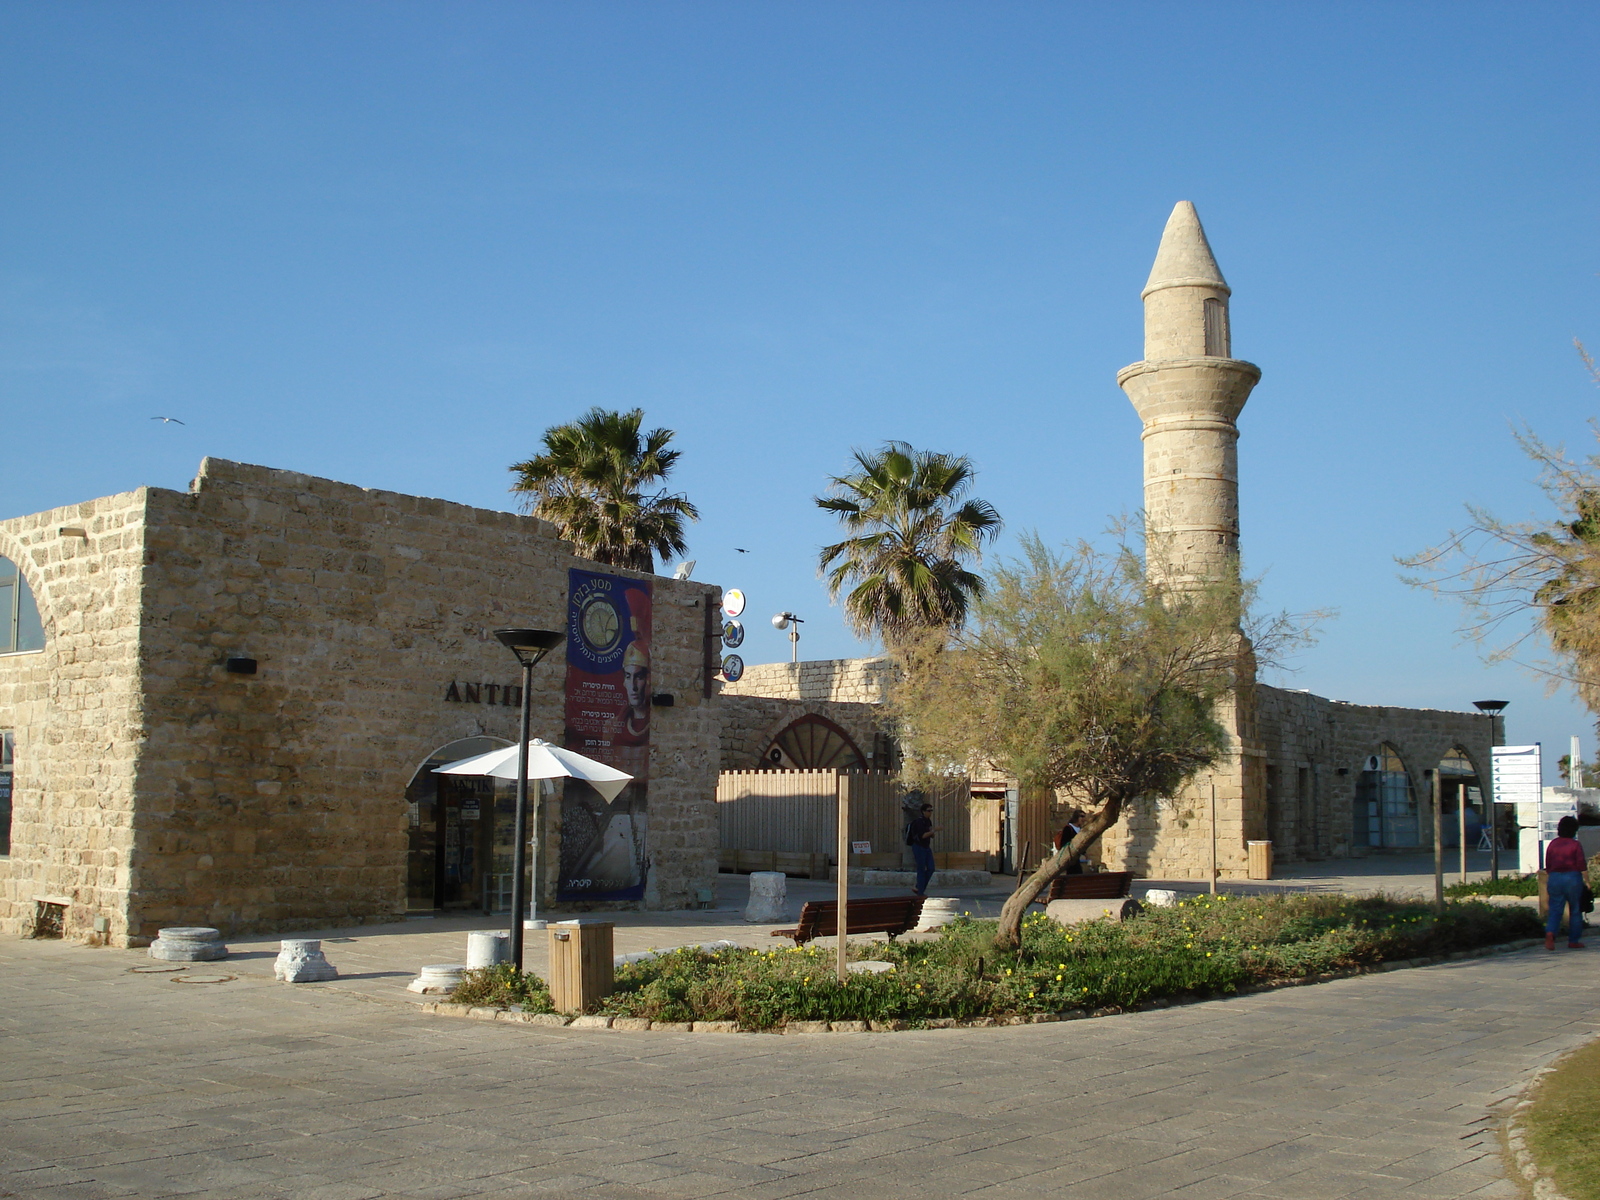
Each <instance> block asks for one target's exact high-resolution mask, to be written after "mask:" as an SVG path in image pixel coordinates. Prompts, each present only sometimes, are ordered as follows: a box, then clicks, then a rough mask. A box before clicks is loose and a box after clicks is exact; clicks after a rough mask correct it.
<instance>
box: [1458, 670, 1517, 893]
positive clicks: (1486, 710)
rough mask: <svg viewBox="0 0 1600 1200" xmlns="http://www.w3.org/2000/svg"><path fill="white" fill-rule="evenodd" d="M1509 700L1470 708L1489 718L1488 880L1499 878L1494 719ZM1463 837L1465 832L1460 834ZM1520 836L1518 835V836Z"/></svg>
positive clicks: (1479, 702)
mask: <svg viewBox="0 0 1600 1200" xmlns="http://www.w3.org/2000/svg"><path fill="white" fill-rule="evenodd" d="M1510 703H1511V701H1509V700H1474V701H1473V702H1472V707H1473V708H1475V709H1477V710H1478V711H1479V712H1481V713H1482V714H1483V715H1484V716H1486V717H1488V718H1489V761H1490V771H1489V786H1488V787H1487V788H1486V789H1485V793H1486V795H1487V797H1488V803H1486V804H1485V805H1484V810H1485V811H1486V812H1487V813H1488V814H1489V878H1490V879H1499V878H1500V810H1499V809H1497V808H1496V807H1495V804H1494V769H1493V763H1494V746H1495V743H1496V742H1497V741H1498V740H1499V739H1498V738H1496V737H1495V727H1494V719H1495V718H1496V717H1497V716H1499V715H1500V714H1501V713H1502V712H1504V711H1505V709H1506V706H1507V705H1509V704H1510ZM1462 836H1463V837H1465V836H1466V835H1465V832H1463V834H1462ZM1519 836H1520V835H1519Z"/></svg>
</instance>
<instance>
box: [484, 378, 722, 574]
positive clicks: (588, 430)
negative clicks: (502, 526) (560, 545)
mask: <svg viewBox="0 0 1600 1200" xmlns="http://www.w3.org/2000/svg"><path fill="white" fill-rule="evenodd" d="M643 421H644V410H643V409H642V408H636V409H634V410H633V411H632V412H626V413H620V412H610V411H608V410H606V409H603V408H591V409H590V410H589V411H588V412H586V413H585V414H584V415H583V416H581V417H579V418H578V419H577V420H576V421H573V422H572V423H571V424H570V425H554V426H552V427H551V428H549V429H547V430H545V431H544V453H543V454H541V455H539V456H538V457H536V458H530V459H529V460H528V461H527V462H520V463H514V464H512V466H511V468H510V469H511V470H512V471H513V472H514V473H515V474H516V476H517V481H516V482H515V483H514V484H512V485H511V490H512V491H513V492H525V493H527V497H526V499H525V500H524V502H523V503H524V507H525V508H526V510H527V511H528V512H529V513H531V514H532V515H533V516H536V517H542V518H544V519H545V520H546V521H549V522H551V523H552V524H553V525H555V526H556V528H557V529H558V530H560V532H561V536H562V537H564V538H566V539H567V540H568V541H569V542H571V543H572V544H573V545H574V546H576V547H577V549H578V553H579V554H581V555H583V556H584V557H585V558H592V559H594V560H595V561H596V562H602V563H608V564H610V565H611V566H615V567H632V568H633V569H635V570H638V571H652V572H653V571H654V570H655V556H656V555H658V554H659V555H660V556H661V557H662V559H668V558H672V557H674V556H675V555H679V554H682V553H683V551H684V550H685V549H686V548H687V545H688V544H687V543H686V542H685V541H684V536H683V531H684V523H685V522H686V521H698V520H699V519H700V513H699V510H697V509H696V508H695V506H694V505H693V504H691V503H689V500H688V498H687V497H685V496H682V495H673V494H670V493H668V492H666V491H665V490H662V491H657V492H653V493H651V494H649V495H646V494H645V488H646V487H648V486H649V485H650V484H653V483H656V482H657V481H659V480H662V479H665V478H666V477H667V476H668V475H669V474H670V473H671V472H672V467H673V464H675V463H676V462H677V461H678V454H679V451H677V450H668V449H667V443H668V442H670V441H672V437H673V433H672V430H670V429H652V430H650V431H649V432H648V433H641V432H640V430H639V426H640V425H641V424H642V423H643Z"/></svg>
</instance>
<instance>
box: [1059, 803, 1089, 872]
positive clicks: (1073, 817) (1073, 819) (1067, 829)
mask: <svg viewBox="0 0 1600 1200" xmlns="http://www.w3.org/2000/svg"><path fill="white" fill-rule="evenodd" d="M1081 820H1083V814H1082V813H1080V812H1079V811H1078V810H1077V809H1073V810H1072V811H1071V812H1069V813H1067V823H1066V824H1065V825H1063V826H1062V827H1061V832H1060V833H1058V834H1056V849H1057V850H1065V849H1066V848H1067V847H1068V846H1070V845H1072V839H1073V838H1075V837H1077V836H1078V832H1079V826H1078V822H1079V821H1081ZM1061 873H1062V874H1063V875H1082V874H1083V860H1082V859H1081V858H1079V857H1078V856H1077V855H1074V856H1073V858H1072V861H1071V862H1069V863H1068V864H1067V865H1066V866H1065V867H1063V868H1062V870H1061Z"/></svg>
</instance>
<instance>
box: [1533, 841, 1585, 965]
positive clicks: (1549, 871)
mask: <svg viewBox="0 0 1600 1200" xmlns="http://www.w3.org/2000/svg"><path fill="white" fill-rule="evenodd" d="M1588 868H1589V864H1588V862H1587V861H1586V860H1585V859H1584V857H1583V844H1582V843H1581V842H1579V841H1578V818H1577V817H1562V818H1561V820H1560V821H1558V822H1556V836H1555V839H1554V840H1553V841H1551V843H1550V844H1549V845H1548V846H1546V847H1545V848H1544V871H1545V881H1546V882H1545V890H1546V892H1547V894H1548V895H1549V897H1550V916H1549V917H1548V918H1547V919H1546V921H1545V923H1544V948H1545V949H1546V950H1554V949H1555V948H1556V931H1557V930H1558V929H1560V928H1561V910H1562V909H1563V908H1565V909H1566V910H1567V949H1569V950H1582V949H1583V948H1584V947H1583V942H1582V940H1581V939H1582V937H1583V912H1582V909H1583V879H1584V873H1585V872H1586V871H1587V870H1588Z"/></svg>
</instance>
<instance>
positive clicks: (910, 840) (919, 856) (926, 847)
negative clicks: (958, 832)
mask: <svg viewBox="0 0 1600 1200" xmlns="http://www.w3.org/2000/svg"><path fill="white" fill-rule="evenodd" d="M937 829H938V826H937V825H935V824H934V823H933V805H931V804H924V805H923V806H922V810H921V813H920V815H919V816H918V817H917V819H916V820H915V821H913V822H911V828H909V829H907V830H906V845H908V846H910V847H911V857H912V858H914V859H916V860H917V887H916V893H917V895H919V896H925V895H927V894H928V880H930V879H932V878H933V835H934V831H935V830H937Z"/></svg>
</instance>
